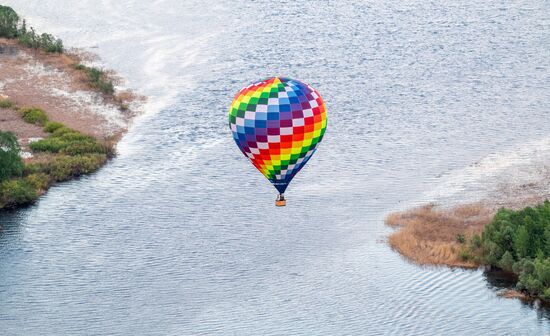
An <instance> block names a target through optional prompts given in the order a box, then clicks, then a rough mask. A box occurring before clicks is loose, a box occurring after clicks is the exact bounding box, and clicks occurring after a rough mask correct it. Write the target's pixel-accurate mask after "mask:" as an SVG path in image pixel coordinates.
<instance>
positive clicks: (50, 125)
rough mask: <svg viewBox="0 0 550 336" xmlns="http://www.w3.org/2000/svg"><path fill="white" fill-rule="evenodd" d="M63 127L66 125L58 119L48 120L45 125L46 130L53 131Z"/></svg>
mask: <svg viewBox="0 0 550 336" xmlns="http://www.w3.org/2000/svg"><path fill="white" fill-rule="evenodd" d="M61 127H65V125H63V124H62V123H60V122H57V121H48V122H47V123H46V124H45V125H44V132H48V133H53V132H55V131H56V130H58V129H60V128H61Z"/></svg>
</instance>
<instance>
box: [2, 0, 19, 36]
mask: <svg viewBox="0 0 550 336" xmlns="http://www.w3.org/2000/svg"><path fill="white" fill-rule="evenodd" d="M18 24H19V15H17V13H16V12H15V11H14V10H13V9H12V8H11V7H8V6H2V5H0V37H7V38H14V37H17V35H18V29H17V25H18Z"/></svg>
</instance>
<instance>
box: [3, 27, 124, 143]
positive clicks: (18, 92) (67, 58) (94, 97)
mask: <svg viewBox="0 0 550 336" xmlns="http://www.w3.org/2000/svg"><path fill="white" fill-rule="evenodd" d="M82 61H83V60H82V57H81V56H79V55H78V54H76V53H64V54H52V53H45V52H43V51H40V50H34V49H30V48H26V47H22V46H20V45H19V44H18V43H17V41H16V40H9V39H3V38H0V98H3V99H6V98H8V99H9V100H11V101H13V102H14V103H15V104H16V105H18V106H26V107H30V106H32V107H39V108H41V109H42V110H44V111H45V112H46V114H47V115H48V118H49V120H51V121H58V122H61V123H63V124H65V125H67V126H68V127H70V128H72V129H75V130H77V131H80V132H82V133H84V134H88V135H91V136H94V137H95V138H97V139H100V140H107V139H108V140H110V141H114V142H116V141H117V140H118V139H120V137H121V136H122V134H124V132H126V130H127V129H128V126H129V123H130V121H131V120H132V118H133V117H134V116H135V113H134V112H131V111H134V110H135V109H127V108H126V106H127V105H129V104H130V105H131V104H132V103H133V102H135V97H134V96H133V95H132V94H130V93H129V92H121V93H117V94H116V95H114V96H109V95H105V94H102V93H101V92H99V91H98V90H95V89H93V88H91V87H90V85H89V83H88V80H87V76H86V74H85V72H83V71H79V70H76V69H75V68H74V65H75V64H79V63H81V62H82ZM121 107H122V108H121ZM0 130H3V131H11V132H13V133H15V135H16V136H17V138H18V140H19V143H20V145H21V146H22V149H23V150H27V144H28V142H29V139H30V140H32V139H34V138H43V137H45V136H46V134H45V133H44V131H43V130H42V128H41V127H39V126H37V125H32V124H28V123H26V122H24V121H23V120H22V119H21V117H20V116H19V114H18V113H17V112H16V111H13V110H10V109H1V108H0Z"/></svg>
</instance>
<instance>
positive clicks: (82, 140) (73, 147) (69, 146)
mask: <svg viewBox="0 0 550 336" xmlns="http://www.w3.org/2000/svg"><path fill="white" fill-rule="evenodd" d="M29 147H30V148H31V149H32V150H33V151H37V152H51V153H62V154H67V155H81V154H89V153H96V154H108V152H109V150H108V148H107V147H106V146H105V145H103V144H102V143H100V142H99V141H97V140H96V139H95V138H94V137H91V136H89V135H85V134H82V133H80V132H78V131H75V130H72V129H70V128H68V127H65V126H63V125H61V126H60V127H57V129H55V130H54V131H53V132H52V134H51V135H50V136H49V137H47V138H46V139H42V140H38V141H35V142H32V143H31V144H29Z"/></svg>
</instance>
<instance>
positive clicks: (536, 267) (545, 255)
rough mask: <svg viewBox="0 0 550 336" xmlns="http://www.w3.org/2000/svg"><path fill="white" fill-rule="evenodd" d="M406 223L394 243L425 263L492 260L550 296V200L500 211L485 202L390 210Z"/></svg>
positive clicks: (524, 286)
mask: <svg viewBox="0 0 550 336" xmlns="http://www.w3.org/2000/svg"><path fill="white" fill-rule="evenodd" d="M386 224H388V225H392V226H400V227H401V229H400V230H398V231H396V232H394V233H393V234H392V235H390V237H389V243H390V245H391V246H392V247H393V248H394V249H396V250H397V251H399V252H400V253H402V254H403V255H405V256H406V257H408V258H410V259H413V260H415V261H416V262H418V263H421V264H443V265H450V266H460V267H478V266H479V265H490V266H492V267H496V268H499V269H502V270H504V271H507V272H510V273H514V274H516V275H517V277H518V282H517V285H516V288H517V289H518V290H519V291H521V292H523V293H525V294H527V295H529V296H532V297H539V298H541V299H543V300H548V301H550V202H548V201H546V202H544V203H543V204H540V205H538V206H536V207H534V208H530V207H527V208H525V209H523V210H519V211H513V210H509V209H501V210H499V211H498V212H497V213H496V214H493V213H492V212H491V211H490V210H488V209H487V208H485V207H484V206H482V205H480V204H468V205H464V206H461V207H456V208H451V209H438V208H435V207H434V206H433V205H428V206H424V207H420V208H415V209H412V210H408V211H405V212H400V213H393V214H390V215H389V216H388V217H387V218H386Z"/></svg>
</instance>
